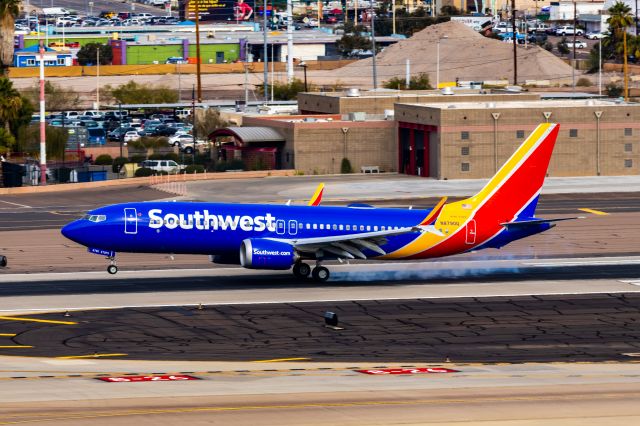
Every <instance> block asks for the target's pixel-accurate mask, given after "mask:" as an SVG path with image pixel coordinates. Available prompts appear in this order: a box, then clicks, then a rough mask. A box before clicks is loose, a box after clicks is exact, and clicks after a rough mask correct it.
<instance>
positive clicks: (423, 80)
mask: <svg viewBox="0 0 640 426" xmlns="http://www.w3.org/2000/svg"><path fill="white" fill-rule="evenodd" d="M406 85H407V82H406V80H405V79H404V78H400V77H393V78H392V79H390V80H388V81H386V82H385V83H384V87H386V88H387V89H400V90H403V89H407V90H429V89H433V87H431V84H430V83H429V74H427V73H424V72H421V73H420V74H418V75H414V76H411V78H410V79H409V87H406Z"/></svg>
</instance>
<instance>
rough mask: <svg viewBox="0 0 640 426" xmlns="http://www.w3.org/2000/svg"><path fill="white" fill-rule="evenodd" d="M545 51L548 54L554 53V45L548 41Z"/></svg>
mask: <svg viewBox="0 0 640 426" xmlns="http://www.w3.org/2000/svg"><path fill="white" fill-rule="evenodd" d="M544 49H545V50H546V51H548V52H553V44H552V43H551V42H550V41H548V42H546V43H545V44H544Z"/></svg>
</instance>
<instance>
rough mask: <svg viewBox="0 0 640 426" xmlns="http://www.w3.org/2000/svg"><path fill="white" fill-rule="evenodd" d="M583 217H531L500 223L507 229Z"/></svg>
mask: <svg viewBox="0 0 640 426" xmlns="http://www.w3.org/2000/svg"><path fill="white" fill-rule="evenodd" d="M574 219H583V217H562V218H557V219H531V220H519V221H517V222H505V223H501V224H500V225H502V226H504V227H505V228H507V229H518V228H527V227H529V226H536V225H542V224H545V223H553V222H561V221H563V220H574Z"/></svg>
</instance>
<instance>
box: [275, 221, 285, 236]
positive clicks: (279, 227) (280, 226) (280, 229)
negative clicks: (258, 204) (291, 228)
mask: <svg viewBox="0 0 640 426" xmlns="http://www.w3.org/2000/svg"><path fill="white" fill-rule="evenodd" d="M286 230H287V229H286V227H285V223H284V220H279V221H277V222H276V233H277V234H279V235H283V234H284V233H285V231H286Z"/></svg>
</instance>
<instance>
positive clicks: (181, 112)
mask: <svg viewBox="0 0 640 426" xmlns="http://www.w3.org/2000/svg"><path fill="white" fill-rule="evenodd" d="M190 116H191V110H190V109H186V108H185V109H177V110H176V117H177V118H179V119H184V118H187V117H190Z"/></svg>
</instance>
